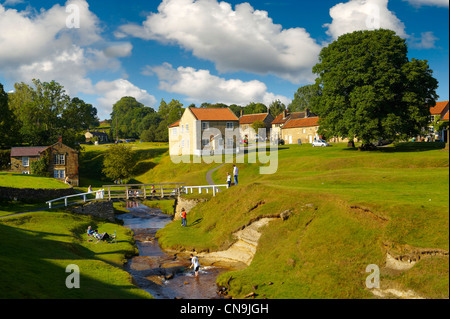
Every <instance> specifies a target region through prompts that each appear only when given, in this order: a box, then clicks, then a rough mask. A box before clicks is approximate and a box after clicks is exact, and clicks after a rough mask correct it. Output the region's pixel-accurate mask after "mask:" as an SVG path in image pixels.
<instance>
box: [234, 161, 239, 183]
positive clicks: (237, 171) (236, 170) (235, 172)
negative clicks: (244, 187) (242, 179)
mask: <svg viewBox="0 0 450 319" xmlns="http://www.w3.org/2000/svg"><path fill="white" fill-rule="evenodd" d="M238 174H239V169H238V168H237V166H236V165H233V176H234V185H237V184H238Z"/></svg>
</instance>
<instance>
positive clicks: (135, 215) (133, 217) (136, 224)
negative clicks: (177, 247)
mask: <svg viewBox="0 0 450 319" xmlns="http://www.w3.org/2000/svg"><path fill="white" fill-rule="evenodd" d="M135 203H136V204H134V205H136V207H131V208H127V209H128V210H129V213H126V214H123V215H120V216H118V217H117V218H119V219H121V220H123V222H124V227H127V228H129V229H131V230H132V231H133V232H134V238H135V240H136V245H137V247H138V249H139V256H135V257H133V258H131V259H129V260H128V263H127V265H126V266H125V268H126V270H127V271H128V272H129V273H130V274H131V275H132V276H133V278H134V280H135V282H136V284H137V285H138V287H139V288H141V289H144V290H146V291H147V292H149V293H150V294H151V295H152V296H153V297H155V298H156V299H174V298H182V299H217V298H219V296H218V295H217V285H216V279H217V276H218V275H219V274H220V273H222V272H224V271H226V270H227V269H224V268H218V267H212V266H202V261H201V260H200V265H201V266H200V271H199V276H198V277H197V278H195V276H194V272H193V269H192V268H191V269H189V266H190V260H189V256H187V255H183V254H171V253H166V252H164V251H162V250H161V248H160V247H159V244H158V240H157V239H156V238H155V234H156V232H157V231H158V230H159V229H161V228H163V227H164V226H165V225H167V224H168V223H170V222H172V216H168V215H165V214H163V213H162V212H161V210H159V209H154V208H149V207H147V206H144V205H142V204H140V203H137V202H135ZM188 226H189V225H188ZM180 227H181V222H180Z"/></svg>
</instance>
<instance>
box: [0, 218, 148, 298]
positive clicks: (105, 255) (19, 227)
mask: <svg viewBox="0 0 450 319" xmlns="http://www.w3.org/2000/svg"><path fill="white" fill-rule="evenodd" d="M89 225H91V226H92V227H95V228H97V229H98V230H99V231H100V232H107V233H109V234H114V232H117V240H118V242H117V243H112V244H108V243H105V242H100V243H98V244H96V243H95V242H88V241H87V236H86V229H87V227H88V226H89ZM0 242H1V243H2V244H1V245H0V265H1V270H2V275H1V276H0V286H1V287H2V289H1V290H0V298H39V299H47V298H50V299H72V298H75V299H85V298H86V299H103V298H108V299H109V298H113V299H118V298H119V299H126V298H133V299H135V298H151V296H150V295H149V294H147V293H146V292H144V291H143V290H140V289H137V288H136V287H135V286H134V285H133V283H132V278H131V276H130V275H129V274H128V273H127V272H126V271H125V270H123V268H122V265H123V263H124V261H125V259H126V258H127V257H130V256H132V255H134V254H135V253H136V250H135V249H136V248H135V246H134V242H133V239H132V233H131V231H130V230H128V229H126V228H124V227H122V226H120V225H117V224H111V223H106V222H101V221H98V220H94V219H92V218H90V217H86V216H80V215H74V214H68V213H66V212H64V211H60V210H52V211H50V212H48V211H47V212H39V213H30V214H25V215H20V216H12V217H6V218H3V219H0ZM72 264H74V265H77V266H78V267H79V269H80V288H79V289H68V288H67V287H66V278H67V277H68V276H69V273H66V267H67V266H68V265H72Z"/></svg>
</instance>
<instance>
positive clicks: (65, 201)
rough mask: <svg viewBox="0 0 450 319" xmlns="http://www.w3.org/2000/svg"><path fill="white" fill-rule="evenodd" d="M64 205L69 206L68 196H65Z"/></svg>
mask: <svg viewBox="0 0 450 319" xmlns="http://www.w3.org/2000/svg"><path fill="white" fill-rule="evenodd" d="M64 205H65V206H66V207H67V197H64Z"/></svg>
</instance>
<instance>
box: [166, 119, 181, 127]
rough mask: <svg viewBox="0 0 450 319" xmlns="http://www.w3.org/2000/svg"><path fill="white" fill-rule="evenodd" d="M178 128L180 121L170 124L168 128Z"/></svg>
mask: <svg viewBox="0 0 450 319" xmlns="http://www.w3.org/2000/svg"><path fill="white" fill-rule="evenodd" d="M178 126H180V120H178V121H176V122H175V123H172V124H170V125H169V128H172V127H178Z"/></svg>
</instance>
